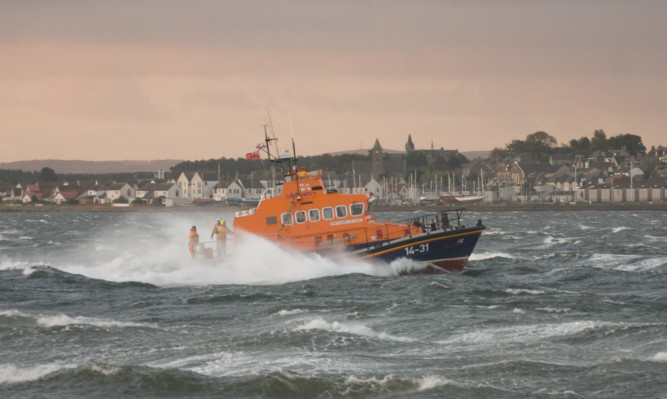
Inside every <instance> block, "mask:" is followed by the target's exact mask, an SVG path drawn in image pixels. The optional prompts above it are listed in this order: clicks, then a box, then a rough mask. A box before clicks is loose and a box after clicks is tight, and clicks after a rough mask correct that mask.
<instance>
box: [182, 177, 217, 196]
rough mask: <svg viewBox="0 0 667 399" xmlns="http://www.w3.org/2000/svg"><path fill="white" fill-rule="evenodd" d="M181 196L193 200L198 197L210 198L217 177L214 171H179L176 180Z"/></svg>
mask: <svg viewBox="0 0 667 399" xmlns="http://www.w3.org/2000/svg"><path fill="white" fill-rule="evenodd" d="M176 184H178V187H179V188H180V189H181V193H182V194H183V197H185V198H187V199H190V200H194V199H198V198H212V197H213V192H214V190H215V187H216V186H217V185H218V177H217V175H216V174H214V173H209V172H206V173H203V174H200V173H199V172H181V175H180V176H179V177H178V179H177V180H176Z"/></svg>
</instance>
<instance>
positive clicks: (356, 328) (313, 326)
mask: <svg viewBox="0 0 667 399" xmlns="http://www.w3.org/2000/svg"><path fill="white" fill-rule="evenodd" d="M295 330H297V331H303V330H323V331H329V332H335V333H345V334H351V335H359V336H363V337H370V338H377V339H380V340H388V341H397V342H415V341H416V340H415V339H413V338H407V337H397V336H395V335H391V334H387V333H384V332H380V333H378V332H376V331H373V330H372V329H371V328H369V327H368V326H366V325H364V324H362V323H358V322H349V323H346V322H338V321H334V322H328V321H326V320H324V319H322V318H316V319H313V320H310V321H307V322H306V323H304V324H302V325H300V326H298V327H296V328H295Z"/></svg>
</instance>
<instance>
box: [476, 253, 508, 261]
mask: <svg viewBox="0 0 667 399" xmlns="http://www.w3.org/2000/svg"><path fill="white" fill-rule="evenodd" d="M493 258H506V259H516V256H514V255H511V254H508V253H507V252H473V253H472V254H471V255H470V258H469V259H470V260H485V259H493Z"/></svg>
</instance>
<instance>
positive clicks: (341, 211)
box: [336, 205, 347, 219]
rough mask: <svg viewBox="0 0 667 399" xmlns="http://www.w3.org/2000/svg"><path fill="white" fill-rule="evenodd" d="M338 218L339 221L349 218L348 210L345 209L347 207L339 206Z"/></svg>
mask: <svg viewBox="0 0 667 399" xmlns="http://www.w3.org/2000/svg"><path fill="white" fill-rule="evenodd" d="M336 217H337V218H338V219H343V218H345V217H347V208H346V207H345V205H338V206H337V207H336Z"/></svg>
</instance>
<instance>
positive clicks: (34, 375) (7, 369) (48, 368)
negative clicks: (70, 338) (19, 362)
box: [0, 364, 76, 384]
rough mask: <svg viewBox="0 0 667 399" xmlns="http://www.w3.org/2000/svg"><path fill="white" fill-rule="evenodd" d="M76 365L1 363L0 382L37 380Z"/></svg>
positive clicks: (13, 382)
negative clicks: (22, 365)
mask: <svg viewBox="0 0 667 399" xmlns="http://www.w3.org/2000/svg"><path fill="white" fill-rule="evenodd" d="M74 367H76V366H72V365H59V364H40V365H36V366H31V367H17V366H15V365H13V364H1V365H0V384H15V383H19V382H26V381H35V380H39V379H40V378H42V377H44V376H47V375H49V374H51V373H55V372H56V371H58V370H62V369H70V368H74Z"/></svg>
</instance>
